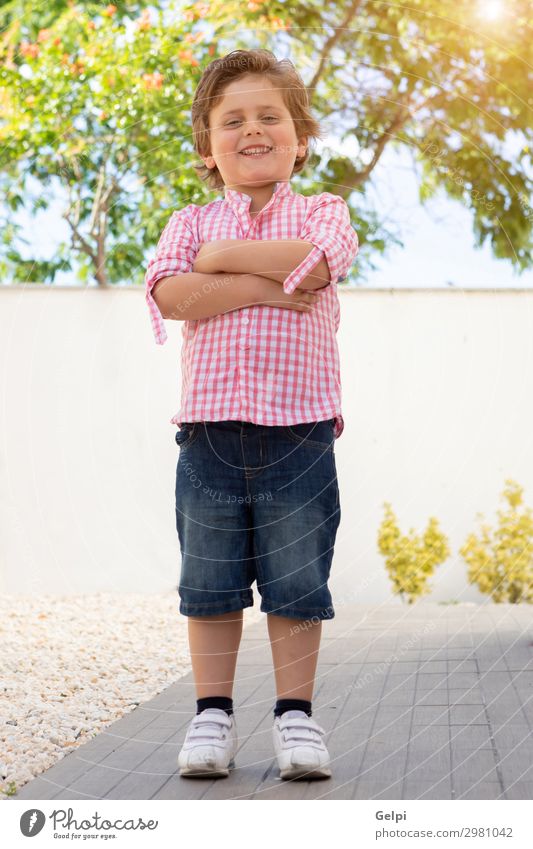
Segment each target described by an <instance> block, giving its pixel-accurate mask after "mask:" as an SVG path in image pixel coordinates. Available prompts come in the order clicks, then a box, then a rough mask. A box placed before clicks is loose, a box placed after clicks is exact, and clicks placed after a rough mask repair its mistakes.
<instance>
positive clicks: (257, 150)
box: [241, 147, 270, 156]
mask: <svg viewBox="0 0 533 849" xmlns="http://www.w3.org/2000/svg"><path fill="white" fill-rule="evenodd" d="M269 151H270V148H269V147H263V148H251V149H250V150H241V153H242V155H243V156H259V155H260V154H262V153H269Z"/></svg>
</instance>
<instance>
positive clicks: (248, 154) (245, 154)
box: [239, 147, 272, 159]
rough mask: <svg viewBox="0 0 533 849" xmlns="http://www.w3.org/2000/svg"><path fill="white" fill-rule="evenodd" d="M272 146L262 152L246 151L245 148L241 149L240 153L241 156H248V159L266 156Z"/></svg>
mask: <svg viewBox="0 0 533 849" xmlns="http://www.w3.org/2000/svg"><path fill="white" fill-rule="evenodd" d="M271 151H272V148H271V147H269V148H268V149H267V150H262V151H261V153H245V152H244V151H243V150H240V151H239V153H240V155H241V156H246V157H247V158H248V159H261V157H262V156H266V155H267V153H270V152H271Z"/></svg>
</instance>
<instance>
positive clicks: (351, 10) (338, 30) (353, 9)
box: [308, 0, 361, 93]
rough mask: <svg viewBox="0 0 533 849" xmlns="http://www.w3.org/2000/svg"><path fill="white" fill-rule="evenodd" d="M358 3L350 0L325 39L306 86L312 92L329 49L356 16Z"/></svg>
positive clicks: (359, 3)
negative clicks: (342, 14) (310, 78)
mask: <svg viewBox="0 0 533 849" xmlns="http://www.w3.org/2000/svg"><path fill="white" fill-rule="evenodd" d="M360 5H361V0H352V5H351V6H349V7H348V9H347V10H346V14H345V16H344V19H343V20H342V21H341V23H340V25H339V26H338V27H335V29H334V31H333V34H332V35H330V37H329V38H328V39H326V41H325V43H324V46H323V48H322V51H321V53H320V61H319V63H318V68H317V69H316V71H315V73H314V75H313V79H312V80H311V82H310V83H309V86H308V88H309V89H310V90H311V92H313V93H314V90H315V88H316V86H317V84H318V81H319V79H320V77H321V75H322V72H323V70H324V66H325V64H326V60H327V59H328V57H329V54H330V53H331V51H332V50H333V48H334V47H335V45H336V43H337V41H338V40H339V38H340V37H341V35H343V34H344V30H345V29H347V28H348V26H349V24H351V22H352V19H353V18H354V17H355V16H356V14H357V12H358V11H359V6H360Z"/></svg>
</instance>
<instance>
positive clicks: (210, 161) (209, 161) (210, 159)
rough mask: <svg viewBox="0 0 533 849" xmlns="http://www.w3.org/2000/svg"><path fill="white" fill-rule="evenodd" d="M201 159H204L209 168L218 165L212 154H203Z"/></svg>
mask: <svg viewBox="0 0 533 849" xmlns="http://www.w3.org/2000/svg"><path fill="white" fill-rule="evenodd" d="M201 159H202V160H203V163H204V165H205V166H206V168H209V170H211V169H212V168H214V167H215V165H216V162H215V160H214V159H213V157H212V156H202V157H201Z"/></svg>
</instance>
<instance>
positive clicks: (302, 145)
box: [296, 136, 307, 159]
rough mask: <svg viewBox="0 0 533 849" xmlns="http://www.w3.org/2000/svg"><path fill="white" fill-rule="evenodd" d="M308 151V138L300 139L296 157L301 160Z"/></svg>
mask: <svg viewBox="0 0 533 849" xmlns="http://www.w3.org/2000/svg"><path fill="white" fill-rule="evenodd" d="M306 150H307V136H301V137H300V138H299V139H298V148H297V152H296V156H297V158H298V159H301V158H302V156H305V152H306Z"/></svg>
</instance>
